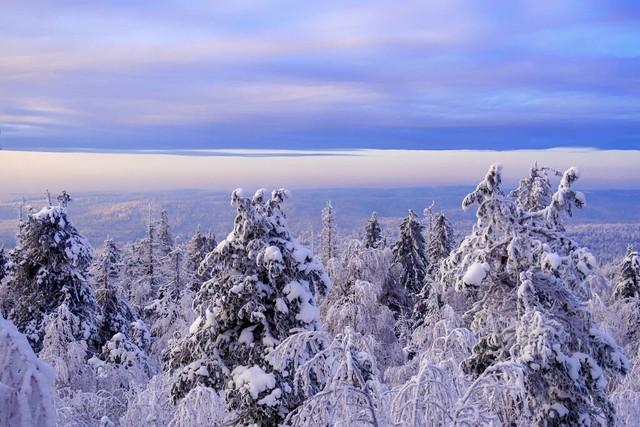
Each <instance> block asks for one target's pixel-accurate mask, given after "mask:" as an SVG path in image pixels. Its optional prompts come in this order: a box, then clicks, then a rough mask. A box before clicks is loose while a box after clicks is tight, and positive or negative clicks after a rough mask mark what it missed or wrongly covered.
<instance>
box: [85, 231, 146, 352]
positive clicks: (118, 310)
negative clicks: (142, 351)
mask: <svg viewBox="0 0 640 427" xmlns="http://www.w3.org/2000/svg"><path fill="white" fill-rule="evenodd" d="M122 262H123V261H122V253H121V252H120V250H119V249H118V247H117V246H116V244H115V243H114V242H113V240H111V239H108V240H106V241H105V243H104V249H103V251H102V252H101V253H100V255H99V256H98V257H97V258H96V261H95V262H94V264H93V266H92V276H93V280H94V283H95V285H96V287H97V289H96V300H97V302H98V307H99V308H100V319H99V324H98V328H99V335H100V342H101V343H102V344H104V343H106V342H107V341H109V340H110V339H111V338H112V337H113V336H114V335H115V334H117V333H123V334H125V335H127V336H129V327H130V325H131V323H132V322H135V321H136V320H137V319H138V317H137V315H136V314H135V312H134V311H133V310H132V309H131V307H129V303H128V302H127V300H125V299H123V298H121V295H120V292H118V287H119V286H120V280H121V273H120V269H121V267H122Z"/></svg>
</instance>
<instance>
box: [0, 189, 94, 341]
mask: <svg viewBox="0 0 640 427" xmlns="http://www.w3.org/2000/svg"><path fill="white" fill-rule="evenodd" d="M65 195H66V193H65ZM63 196H64V195H63ZM66 196H67V197H68V195H66ZM67 197H63V198H62V200H63V202H64V205H62V204H61V205H57V206H45V207H44V208H42V210H40V211H39V212H36V213H30V214H29V215H28V216H27V218H26V219H25V220H24V221H22V222H21V224H20V229H19V231H18V236H17V245H16V247H15V248H14V249H13V250H12V251H11V253H10V257H11V263H10V269H9V273H10V276H9V280H8V281H7V289H8V292H9V294H10V296H11V301H12V307H11V310H10V313H9V319H10V320H12V321H13V322H14V323H15V325H16V327H17V328H18V330H20V331H21V332H22V333H24V334H25V335H26V336H27V339H28V340H29V342H30V344H31V346H32V347H33V349H34V351H36V353H37V352H39V351H40V350H41V349H42V342H43V338H44V335H45V327H46V323H45V318H47V316H49V315H50V314H52V313H54V312H56V310H57V309H58V308H59V307H60V306H61V305H63V304H65V305H66V306H67V308H68V310H69V311H70V312H71V313H73V315H74V316H76V317H77V318H78V319H79V322H80V326H79V327H78V329H77V330H76V331H75V333H76V334H77V335H76V338H77V339H81V340H87V343H88V346H89V349H90V350H92V351H95V350H97V348H96V347H97V346H98V345H99V339H98V336H97V334H96V332H97V327H96V323H95V317H96V314H97V312H98V307H97V303H96V299H95V294H94V292H93V289H92V288H91V287H90V286H89V285H88V283H87V280H86V275H87V269H88V267H89V265H90V264H91V260H92V254H93V250H92V248H91V246H90V245H89V242H88V241H87V239H86V238H84V237H83V236H82V235H80V233H78V231H77V230H76V228H75V227H74V226H73V224H72V223H71V221H70V220H69V218H68V217H67V212H66V207H65V206H66V204H67V203H68V201H69V200H68V199H67Z"/></svg>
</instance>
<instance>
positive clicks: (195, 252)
mask: <svg viewBox="0 0 640 427" xmlns="http://www.w3.org/2000/svg"><path fill="white" fill-rule="evenodd" d="M216 246H217V243H216V238H215V235H214V234H213V233H208V234H202V233H201V232H200V227H198V229H197V230H196V232H195V233H194V235H193V237H192V238H191V240H190V241H189V244H188V245H187V256H186V260H185V271H186V274H187V287H188V288H189V289H190V290H192V291H193V292H197V291H198V289H200V286H201V285H202V283H203V282H204V281H205V280H206V278H205V276H206V272H205V271H204V269H203V270H201V269H200V266H201V265H202V261H204V260H205V258H206V257H207V255H208V254H210V253H211V252H212V251H213V250H214V249H215V248H216Z"/></svg>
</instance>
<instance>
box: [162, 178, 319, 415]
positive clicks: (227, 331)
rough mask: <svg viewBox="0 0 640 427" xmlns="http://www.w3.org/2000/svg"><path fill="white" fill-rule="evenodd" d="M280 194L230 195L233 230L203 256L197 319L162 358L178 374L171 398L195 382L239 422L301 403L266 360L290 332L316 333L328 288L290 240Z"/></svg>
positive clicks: (305, 254)
mask: <svg viewBox="0 0 640 427" xmlns="http://www.w3.org/2000/svg"><path fill="white" fill-rule="evenodd" d="M286 195H287V193H286V191H285V190H275V191H273V193H272V195H271V198H270V199H265V197H264V191H263V190H259V191H257V192H256V194H255V195H254V197H253V199H247V198H245V197H243V196H242V192H241V191H240V190H236V191H234V192H233V194H232V200H231V203H232V205H233V206H234V207H235V208H236V210H237V215H236V218H235V222H234V229H233V231H232V232H231V233H230V234H229V235H228V236H227V238H226V239H225V240H223V241H222V242H220V244H219V245H218V246H217V247H216V249H215V250H214V251H213V252H212V253H211V254H210V255H209V256H208V257H207V260H206V263H207V265H208V266H209V268H210V269H211V272H212V273H211V274H212V275H211V278H210V279H209V280H208V281H206V282H205V283H204V284H203V285H202V287H201V288H200V290H199V291H198V293H197V295H196V298H195V301H194V308H195V311H196V315H197V316H198V317H197V319H196V320H195V322H194V323H193V324H192V325H191V327H190V329H189V333H188V335H187V336H185V337H184V338H183V339H182V340H180V341H179V342H177V343H174V345H172V347H171V349H170V352H169V354H168V357H167V362H168V363H167V365H168V368H169V369H171V370H173V371H177V380H176V382H175V383H174V385H173V388H172V395H173V398H174V399H176V400H177V399H180V398H182V397H183V396H185V395H186V394H187V392H188V391H189V390H191V389H193V388H194V387H196V386H197V385H199V384H200V385H206V386H209V387H212V388H214V389H216V390H221V391H225V399H226V404H227V407H228V408H229V410H231V411H235V412H236V414H237V415H238V419H237V421H236V422H237V423H238V424H242V425H248V424H252V423H256V424H258V425H264V426H267V425H276V424H277V423H278V422H279V421H281V420H282V419H283V418H284V417H285V416H286V414H287V413H288V411H289V410H291V409H293V408H294V407H295V406H296V405H297V404H299V402H298V399H297V398H296V396H295V394H294V392H293V388H292V386H291V385H290V380H288V379H287V378H286V377H284V376H283V375H282V374H280V373H279V372H277V371H275V370H273V369H272V367H271V366H270V364H269V363H268V362H267V360H266V357H267V355H268V354H269V353H270V352H271V351H272V350H273V349H274V348H275V347H276V346H277V345H278V344H279V343H281V342H282V341H283V340H285V339H286V338H287V337H289V336H290V335H291V334H293V333H295V332H297V331H313V330H315V329H317V328H318V323H319V319H318V317H319V313H318V308H317V299H318V298H320V297H321V296H323V295H325V294H326V293H327V291H328V288H329V286H330V284H329V279H328V276H327V275H326V273H325V272H324V269H323V267H322V264H321V263H320V262H318V261H317V260H316V259H315V258H314V257H313V255H312V254H311V252H310V251H309V250H308V249H306V248H304V247H302V246H300V245H299V244H298V243H297V242H296V241H295V240H294V239H293V238H292V237H291V234H290V232H289V230H288V228H287V224H286V219H285V215H284V213H283V212H282V203H283V202H284V200H285V198H286Z"/></svg>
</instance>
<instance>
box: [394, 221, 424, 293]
mask: <svg viewBox="0 0 640 427" xmlns="http://www.w3.org/2000/svg"><path fill="white" fill-rule="evenodd" d="M423 231H424V226H423V225H422V224H421V223H420V221H419V220H418V217H417V216H416V214H415V212H414V211H412V210H409V215H408V216H407V217H406V218H405V219H404V220H403V221H402V223H401V224H400V237H399V239H398V241H397V242H396V243H395V244H394V245H393V247H392V248H391V250H392V252H393V257H394V261H395V262H396V263H398V264H399V265H400V266H401V267H402V273H401V277H400V283H401V284H402V286H403V287H404V289H405V290H406V292H407V294H408V295H409V296H410V297H412V296H413V295H415V294H417V293H418V292H420V290H421V289H422V285H423V283H424V278H425V275H426V273H427V258H426V252H425V250H426V249H425V241H424V235H423Z"/></svg>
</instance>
